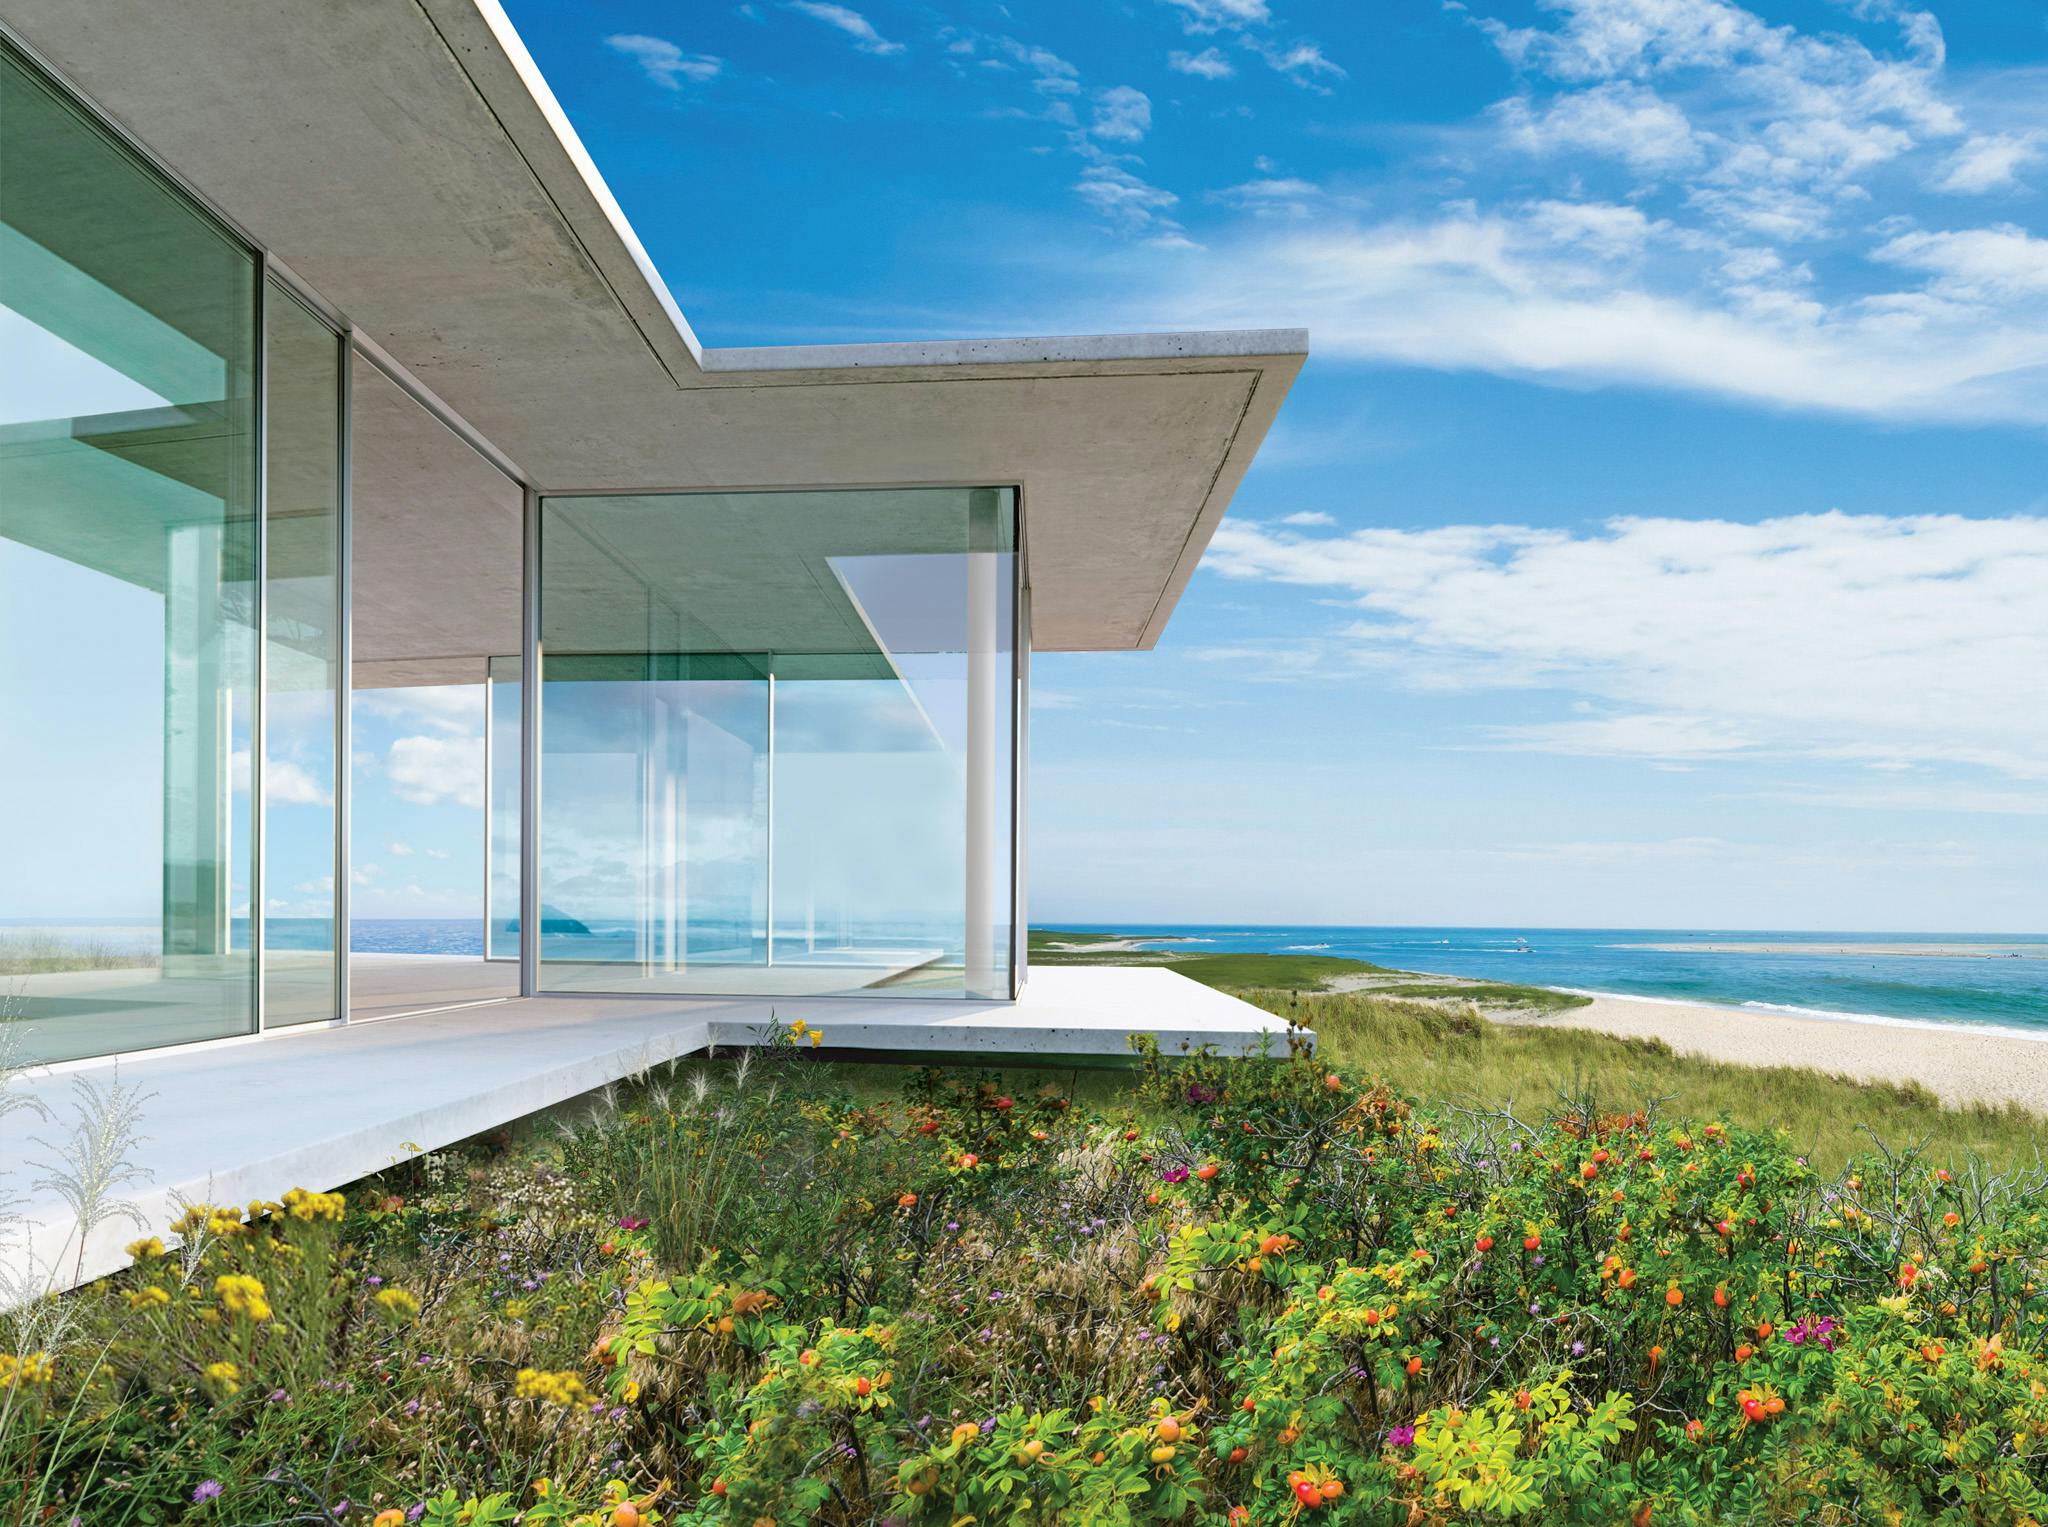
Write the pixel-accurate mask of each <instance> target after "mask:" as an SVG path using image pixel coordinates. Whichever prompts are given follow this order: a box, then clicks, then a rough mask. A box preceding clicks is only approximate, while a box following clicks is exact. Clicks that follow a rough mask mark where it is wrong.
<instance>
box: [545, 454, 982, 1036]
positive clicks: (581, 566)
mask: <svg viewBox="0 0 2048 1527" xmlns="http://www.w3.org/2000/svg"><path fill="white" fill-rule="evenodd" d="M541 532H542V548H541V621H542V649H543V653H544V658H543V669H542V672H543V685H542V692H541V709H542V718H541V746H542V788H541V835H540V838H541V840H540V870H541V900H542V925H541V956H542V962H543V965H542V985H543V987H545V988H549V989H555V990H564V989H580V990H609V991H676V992H746V993H761V994H781V993H787V994H807V993H828V992H847V991H875V992H878V993H887V994H900V995H931V996H948V995H950V996H963V995H971V996H993V997H1004V996H1008V995H1009V994H1010V975H1009V964H1010V942H1011V940H1010V907H1011V894H1012V879H1011V865H1010V834H1011V811H1010V796H1011V777H1012V776H1011V741H1012V739H1011V726H1012V723H1011V709H1012V690H1011V684H1012V671H1013V669H1012V661H1011V659H1012V655H1013V654H1012V650H1011V649H1012V629H1013V623H1014V606H1013V582H1014V571H1015V568H1014V555H1013V548H1014V545H1015V508H1014V502H1013V496H1012V494H1011V493H1010V492H1009V491H1008V490H1001V489H973V490H970V489H952V488H947V489H904V490H888V491H878V490H860V491H844V492H803V493H734V494H657V495H637V496H621V497H599V498H551V499H548V500H546V501H545V502H544V503H543V506H542V526H541Z"/></svg>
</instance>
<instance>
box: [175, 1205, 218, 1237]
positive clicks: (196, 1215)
mask: <svg viewBox="0 0 2048 1527" xmlns="http://www.w3.org/2000/svg"><path fill="white" fill-rule="evenodd" d="M212 1212H213V1206H212V1205H211V1204H193V1205H191V1206H190V1207H189V1208H187V1209H186V1210H185V1212H184V1213H183V1214H181V1215H179V1216H178V1217H177V1218H176V1219H174V1220H172V1221H171V1233H172V1234H173V1235H190V1234H191V1233H192V1232H193V1231H195V1230H197V1229H198V1228H199V1227H200V1226H201V1225H203V1224H205V1223H206V1216H207V1215H208V1214H210V1213H212Z"/></svg>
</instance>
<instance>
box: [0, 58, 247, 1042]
mask: <svg viewBox="0 0 2048 1527" xmlns="http://www.w3.org/2000/svg"><path fill="white" fill-rule="evenodd" d="M0 118H4V122H5V131H4V133H0V354H4V355H5V357H6V364H5V366H0V1013H4V1014H5V1015H6V1016H9V1017H14V1018H19V1019H22V1020H25V1022H24V1024H23V1025H22V1027H20V1028H18V1029H15V1030H13V1031H12V1032H13V1033H14V1034H15V1036H16V1037H17V1038H20V1039H22V1040H24V1041H25V1043H23V1044H22V1046H21V1049H22V1050H23V1051H25V1053H26V1054H27V1055H28V1056H30V1057H32V1058H36V1059H44V1060H54V1059H61V1058H68V1057H72V1056H78V1055H88V1054H99V1053H106V1052H109V1051H118V1050H128V1049H140V1048H145V1047H148V1046H153V1045H163V1044H171V1043H177V1042H180V1041H184V1040H194V1039H205V1038H213V1037H217V1036H220V1035H226V1034H234V1033H242V1032H246V1031H248V1030H249V1029H250V1028H252V1027H253V1025H254V1022H255V1013H256V1004H255V991H254V987H255V972H254V969H253V963H254V962H253V961H252V959H251V957H250V940H249V923H248V918H249V912H250V909H249V908H248V906H247V905H246V904H245V903H244V902H243V901H242V900H241V899H240V897H239V896H238V895H237V892H238V890H239V891H240V892H241V894H242V895H244V896H245V895H246V892H247V888H248V887H249V886H250V885H252V884H253V880H254V876H253V862H254V861H253V848H254V843H255V834H254V832H253V830H252V829H253V826H254V821H253V814H252V812H251V810H250V807H249V800H250V796H249V792H248V788H247V766H248V753H247V751H246V748H247V739H249V738H250V737H251V736H252V735H253V719H254V714H255V713H254V699H255V676H256V640H257V638H256V608H257V592H258V591H257V588H256V582H255V572H256V534H255V532H256V522H255V513H256V503H257V492H256V487H257V484H256V464H257V449H256V433H255V429H254V413H255V410H254V396H253V387H254V375H255V359H256V357H255V316H256V280H257V272H256V262H255V260H254V258H253V257H252V256H251V255H250V254H249V252H248V251H247V250H245V249H243V248H241V247H240V246H238V245H236V244H235V243H233V242H231V241H230V240H229V239H227V238H226V237H225V236H223V235H222V234H221V233H220V232H219V231H218V230H217V229H216V228H215V226H214V225H213V224H212V223H211V222H210V221H209V220H208V219H207V218H206V217H204V216H203V215H202V214H200V213H199V212H198V211H197V210H196V209H194V208H193V207H192V206H190V205H189V204H188V203H187V202H186V200H185V199H184V198H183V197H181V196H180V195H178V194H177V193H176V192H175V191H174V190H173V189H172V188H171V187H170V186H169V185H167V184H166V183H165V182H164V181H162V180H161V179H160V178H159V177H157V176H156V175H155V174H153V173H152V172H151V171H150V170H149V169H148V168H147V167H145V166H144V165H142V164H141V163H140V162H139V161H138V160H137V159H136V158H135V157H134V156H133V155H132V154H131V153H129V152H128V151H127V150H126V149H125V148H123V147H122V146H120V145H119V144H117V143H115V142H114V141H113V140H112V139H111V138H109V137H108V136H107V135H105V134H104V133H103V132H101V131H100V130H99V129H98V127H97V126H96V125H95V124H94V123H93V122H91V121H90V120H89V119H88V118H87V117H85V116H84V115H83V114H82V113H81V112H80V111H79V110H78V109H77V108H75V107H74V106H73V105H72V104H70V103H69V102H68V101H67V100H66V99H64V98H63V97H61V96H59V95H58V94H57V93H56V92H55V91H54V90H53V89H52V88H51V87H49V86H48V85H47V84H46V83H45V82H44V81H42V80H41V79H40V78H39V77H38V76H36V75H34V74H33V73H32V72H31V71H29V70H28V69H26V68H25V67H24V66H22V65H20V64H19V63H18V62H17V61H16V60H14V59H13V58H12V57H11V56H9V55H7V54H6V53H5V51H4V50H0ZM238 776H240V783H241V788H240V789H239V790H238V789H237V783H238Z"/></svg>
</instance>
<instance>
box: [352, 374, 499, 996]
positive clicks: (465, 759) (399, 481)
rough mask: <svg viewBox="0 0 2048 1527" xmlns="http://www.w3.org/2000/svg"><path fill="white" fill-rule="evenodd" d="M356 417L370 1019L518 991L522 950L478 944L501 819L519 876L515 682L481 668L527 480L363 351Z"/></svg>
mask: <svg viewBox="0 0 2048 1527" xmlns="http://www.w3.org/2000/svg"><path fill="white" fill-rule="evenodd" d="M349 425H350V454H349V466H350V475H351V483H350V495H349V511H350V512H349V519H350V541H351V564H350V571H351V578H350V592H351V596H352V597H351V604H352V607H353V608H352V622H351V637H352V646H353V671H352V674H351V680H352V694H351V702H352V746H351V755H352V756H351V759H350V767H351V774H352V779H353V783H354V790H353V794H352V796H351V800H350V821H349V828H350V836H351V839H352V842H351V845H350V847H351V856H350V873H351V900H350V930H349V931H350V943H349V947H350V950H351V955H350V961H349V972H350V974H349V1016H350V1017H351V1019H354V1020H362V1019H366V1018H384V1017H394V1016H397V1015H399V1014H403V1013H415V1012H421V1011H425V1010H429V1009H437V1008H440V1009H445V1008H454V1007H460V1006H462V1005H464V1004H467V1003H481V1002H489V1001H495V1000H499V999H502V998H505V997H509V996H513V995H516V994H517V992H518V989H519V970H518V967H517V965H516V964H508V963H490V962H489V961H487V959H486V953H487V948H488V945H487V912H486V885H487V878H486V876H487V864H488V862H489V858H490V854H489V846H488V845H489V843H490V841H491V839H492V837H493V835H494V834H495V836H496V841H497V843H498V845H499V846H500V847H501V848H502V849H503V850H504V851H505V852H506V853H507V854H508V855H509V857H510V859H511V862H512V864H513V866H514V868H513V871H512V880H513V883H514V885H515V887H516V883H517V873H518V872H517V863H518V841H519V840H518V830H517V828H518V815H517V807H518V790H517V780H518V774H517V763H518V756H519V748H518V742H517V733H516V730H515V732H514V734H513V736H512V738H511V739H510V742H509V745H506V743H505V739H504V738H503V735H502V729H501V725H500V726H498V727H494V724H493V723H494V720H496V721H497V722H498V723H500V724H501V723H502V720H503V717H504V715H505V709H504V705H505V702H506V700H507V699H508V698H509V699H510V701H511V703H512V707H513V708H512V711H511V715H512V717H513V718H514V721H515V723H516V719H517V715H518V711H517V691H518V685H517V683H516V682H513V681H510V680H509V679H508V680H507V682H505V683H504V684H503V685H500V684H498V683H495V682H490V683H487V681H488V680H491V679H492V678H493V670H492V663H491V660H492V657H493V655H502V654H506V653H517V652H518V650H519V643H520V594H521V578H522V558H523V547H524V539H525V510H526V494H525V490H524V489H523V488H522V487H521V486H520V485H519V484H517V483H515V482H513V481H512V480H511V479H510V478H508V477H507V476H506V475H505V474H504V473H503V472H502V471H500V470H499V469H498V468H497V467H496V466H494V465H492V463H491V462H490V461H489V460H487V459H486V458H485V457H484V456H483V455H481V454H480V453H479V452H478V451H477V450H475V449H474V448H473V447H472V446H471V445H470V444H469V443H467V442H466V441H465V440H464V439H463V438H462V437H461V436H460V435H458V434H456V433H455V432H454V431H453V430H451V429H450V428H449V426H448V425H447V424H446V423H445V422H443V420H442V419H441V418H440V417H439V416H437V415H436V414H435V413H434V412H432V411H431V410H429V409H428V408H427V407H425V406H424V405H423V404H422V403H421V402H420V401H419V399H418V398H417V397H415V396H413V395H412V394H411V393H410V392H409V391H408V390H407V389H406V388H405V387H403V386H401V385H400V384H399V383H398V382H397V381H396V380H394V379H393V378H392V377H391V376H390V375H388V374H386V373H385V372H384V371H383V370H381V369H380V368H379V367H378V366H377V365H376V364H375V362H374V361H372V360H370V359H368V358H365V357H361V356H359V357H358V358H357V361H356V365H355V367H354V372H353V376H352V379H351V387H350V406H349ZM497 677H498V678H501V679H504V678H506V677H507V676H506V675H505V674H503V673H502V672H501V673H499V674H498V675H497ZM508 691H509V695H508ZM493 731H497V732H498V734H499V741H500V743H501V746H500V748H499V749H498V750H497V754H496V756H495V757H494V758H493V759H491V760H490V762H494V763H497V764H498V765H500V767H499V768H498V769H496V770H495V771H494V770H492V769H490V768H489V767H488V766H487V759H486V737H487V736H488V735H491V733H492V732H493ZM508 760H509V762H510V763H511V765H512V767H513V772H512V774H511V777H510V778H511V784H512V789H511V792H510V799H509V801H508V800H507V799H506V784H507V781H506V778H505V774H504V769H503V767H502V765H503V764H505V763H506V762H507V761H508ZM506 806H509V807H510V808H511V815H510V817H509V819H508V818H507V817H506V816H505V814H504V812H503V811H502V810H501V809H495V808H502V807H506ZM487 808H490V809H487ZM508 823H509V831H508ZM496 899H497V900H498V901H500V902H501V903H502V902H503V895H502V890H501V891H500V894H499V896H498V897H497V898H496ZM514 901H515V902H516V892H515V896H514ZM510 910H511V907H510V906H505V907H503V911H505V912H509V911H510ZM500 915H502V913H500V912H494V913H493V914H491V917H490V919H489V920H496V918H497V917H498V916H500ZM500 942H502V939H501V940H500Z"/></svg>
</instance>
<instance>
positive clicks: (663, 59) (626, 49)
mask: <svg viewBox="0 0 2048 1527" xmlns="http://www.w3.org/2000/svg"><path fill="white" fill-rule="evenodd" d="M605 45H606V46H607V47H610V48H615V49H617V50H618V51H619V52H621V53H624V54H625V55H627V57H629V58H632V59H633V60H635V61H636V62H637V63H638V64H639V65H640V67H641V68H642V69H643V70H645V71H646V74H647V77H648V78H649V79H651V80H653V81H654V83H655V84H657V85H659V86H661V87H662V88H663V89H664V90H680V89H682V88H683V81H684V80H688V81H689V82H690V83H691V84H693V85H702V84H705V83H707V82H709V81H711V80H715V79H717V78H718V76H719V75H720V74H721V73H723V72H724V70H725V60H724V59H722V58H714V57H713V56H712V55H711V54H709V53H686V52H684V51H683V50H682V48H681V47H679V46H678V45H677V44H675V43H672V42H670V41H669V40H668V39H667V38H666V37H647V36H643V35H641V34H640V33H637V32H621V33H618V34H616V35H614V36H611V37H607V38H606V39H605Z"/></svg>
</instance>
